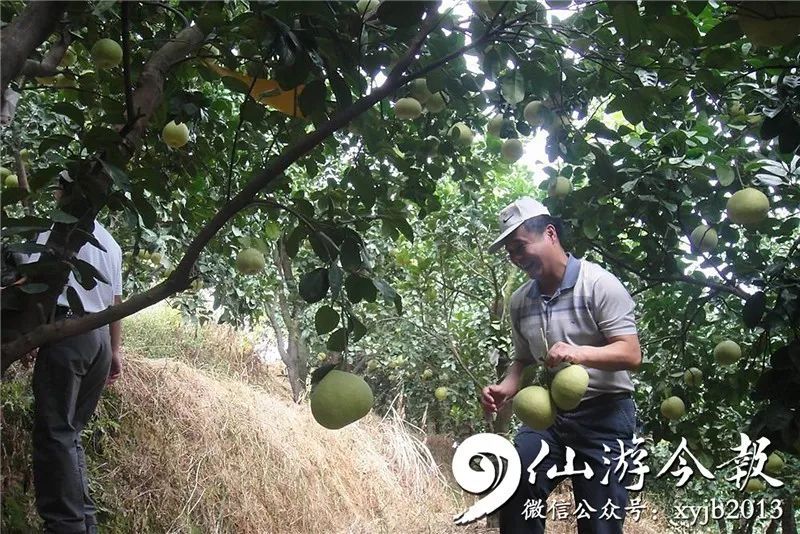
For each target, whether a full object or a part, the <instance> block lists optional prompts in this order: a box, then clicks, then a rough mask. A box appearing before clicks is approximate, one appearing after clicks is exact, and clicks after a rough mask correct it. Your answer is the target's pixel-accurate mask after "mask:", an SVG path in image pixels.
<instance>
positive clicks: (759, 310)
mask: <svg viewBox="0 0 800 534" xmlns="http://www.w3.org/2000/svg"><path fill="white" fill-rule="evenodd" d="M766 306H767V295H766V294H765V293H764V292H763V291H758V292H756V293H753V294H752V295H750V297H749V298H748V299H747V302H745V304H744V309H743V310H742V321H743V322H744V324H745V326H746V327H747V328H755V327H756V326H758V323H760V322H761V317H762V316H763V315H764V310H765V308H766Z"/></svg>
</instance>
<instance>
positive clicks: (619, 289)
mask: <svg viewBox="0 0 800 534" xmlns="http://www.w3.org/2000/svg"><path fill="white" fill-rule="evenodd" d="M500 229H501V233H500V236H499V237H498V238H497V239H496V240H495V241H494V243H492V245H491V247H490V248H489V250H490V251H491V252H494V251H497V250H499V249H500V248H501V247H505V250H506V252H507V253H508V257H509V259H510V261H511V262H512V263H513V264H514V265H516V266H517V267H518V268H519V269H521V270H522V271H524V272H525V273H526V274H527V275H528V276H529V277H530V280H529V281H527V282H526V283H525V284H523V285H522V286H521V287H520V288H519V289H517V290H516V291H515V292H514V294H513V295H512V297H511V302H510V308H511V326H512V333H513V339H514V351H515V356H514V362H513V363H512V364H511V366H510V367H509V370H508V374H507V375H506V377H505V378H504V379H503V381H502V382H500V383H499V384H495V385H490V386H486V387H485V388H483V391H482V394H481V403H482V405H483V407H484V409H485V410H486V411H487V412H496V411H497V410H498V409H499V408H501V407H502V406H503V404H505V403H506V402H508V401H510V400H511V399H512V398H513V397H514V395H515V394H516V393H517V391H518V389H519V384H520V379H521V376H522V371H523V369H524V368H525V367H526V366H527V365H538V364H541V365H544V366H545V367H547V368H548V370H549V371H550V373H551V375H552V374H554V373H555V372H557V371H559V370H560V369H562V368H563V367H565V366H566V365H567V364H577V365H582V366H584V367H585V368H586V370H587V371H588V373H589V387H588V389H587V391H586V393H585V394H584V396H583V399H582V400H581V403H580V404H579V405H578V407H577V408H575V409H573V410H569V411H560V412H559V413H558V415H557V417H556V420H555V423H553V425H552V426H550V427H549V428H547V429H546V430H543V431H537V430H534V429H532V428H529V427H527V426H523V427H521V428H520V430H519V432H518V433H517V436H516V439H515V446H516V448H517V452H518V453H519V456H520V460H521V462H522V468H523V469H522V480H521V482H520V485H519V488H518V489H517V492H516V494H515V495H514V496H513V497H512V498H511V499H510V500H509V501H508V502H507V503H506V504H505V505H504V506H503V508H501V510H500V532H501V533H503V534H507V533H523V532H524V533H543V532H544V527H545V517H546V515H547V506H546V500H547V497H548V495H549V494H550V492H551V491H552V490H553V488H555V486H556V485H557V484H558V483H559V482H560V481H561V479H563V478H564V477H565V476H567V475H566V474H562V475H561V476H555V477H554V478H552V479H551V478H550V477H548V476H547V471H548V470H549V469H550V468H551V467H553V466H555V469H556V470H557V471H558V473H566V472H568V469H567V467H568V466H570V465H573V466H574V469H575V470H576V471H581V472H583V471H584V470H585V466H587V465H588V466H589V467H590V469H591V472H592V473H593V475H592V476H591V477H589V478H586V476H584V475H583V474H581V475H578V476H572V485H573V494H574V497H575V503H576V507H577V508H576V509H575V510H572V512H573V513H575V516H577V517H578V532H579V533H590V532H591V533H595V534H604V533H621V532H622V523H623V518H624V515H625V507H626V505H627V500H628V493H627V490H626V488H625V484H627V483H628V481H627V479H626V478H623V479H622V480H620V478H621V477H620V472H621V471H617V472H615V471H614V470H615V469H616V467H618V463H619V460H618V458H619V457H620V453H621V452H622V451H623V450H624V451H626V452H629V451H630V450H631V449H632V448H633V443H632V440H633V433H634V429H635V422H636V408H635V405H634V403H633V399H632V397H631V395H632V393H633V382H632V381H631V377H630V374H629V371H634V370H636V369H637V368H638V367H639V365H640V364H641V361H642V355H641V349H640V347H639V338H638V335H637V331H636V324H635V320H634V314H633V311H634V303H633V300H632V299H631V296H630V295H629V294H628V292H627V291H626V290H625V288H624V287H623V286H622V284H621V283H620V282H619V280H617V278H616V277H615V276H614V275H612V274H611V273H609V272H608V271H606V270H605V269H603V268H602V267H600V266H599V265H597V264H595V263H592V262H589V261H587V260H583V259H579V258H576V257H574V256H572V255H571V254H568V253H567V252H565V250H564V248H563V246H562V244H561V235H562V226H561V222H560V221H559V220H558V219H557V218H554V217H551V216H550V214H549V212H548V211H547V208H546V207H545V206H544V205H542V204H541V203H540V202H537V201H536V200H534V199H532V198H530V197H523V198H520V199H519V200H517V201H515V202H513V203H511V204H510V205H509V206H507V207H506V208H505V209H503V210H502V211H501V212H500ZM544 443H546V444H547V446H546V449H547V450H548V453H547V456H546V457H544V458H543V459H542V458H539V457H538V456H539V453H540V452H541V451H542V449H543V444H544ZM567 447H569V448H570V449H571V450H573V451H574V452H575V457H574V460H573V461H572V462H570V461H568V458H567ZM536 462H538V463H536ZM533 464H535V474H536V477H535V482H534V483H532V484H531V483H530V482H529V473H528V467H529V466H530V465H533ZM625 465H626V466H627V462H625ZM609 470H610V471H611V473H609V475H608V476H607V477H606V473H607V472H609ZM623 474H624V473H623ZM578 509H580V512H581V513H577V512H578ZM536 510H539V512H538V513H537V512H536ZM581 516H583V517H581ZM587 516H588V517H587Z"/></svg>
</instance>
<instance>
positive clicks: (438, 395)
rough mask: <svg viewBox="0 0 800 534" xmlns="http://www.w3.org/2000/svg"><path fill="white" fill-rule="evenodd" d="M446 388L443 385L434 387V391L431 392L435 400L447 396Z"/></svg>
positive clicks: (441, 399)
mask: <svg viewBox="0 0 800 534" xmlns="http://www.w3.org/2000/svg"><path fill="white" fill-rule="evenodd" d="M447 393H448V391H447V388H446V387H444V386H439V387H438V388H436V391H434V392H433V396H434V397H436V400H438V401H443V400H445V399H446V398H447Z"/></svg>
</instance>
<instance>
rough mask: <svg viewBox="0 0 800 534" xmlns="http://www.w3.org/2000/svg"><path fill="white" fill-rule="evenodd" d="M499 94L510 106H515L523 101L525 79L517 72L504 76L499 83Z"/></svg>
mask: <svg viewBox="0 0 800 534" xmlns="http://www.w3.org/2000/svg"><path fill="white" fill-rule="evenodd" d="M500 93H501V94H502V95H503V98H505V99H506V102H508V103H509V104H511V105H517V104H519V103H520V102H522V101H523V100H525V77H524V76H523V75H522V73H521V72H520V71H518V70H515V71H514V72H512V73H511V74H510V75H509V76H505V77H504V78H503V79H502V80H501V82H500Z"/></svg>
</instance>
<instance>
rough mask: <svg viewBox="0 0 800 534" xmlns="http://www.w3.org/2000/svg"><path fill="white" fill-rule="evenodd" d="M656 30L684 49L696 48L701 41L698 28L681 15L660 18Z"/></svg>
mask: <svg viewBox="0 0 800 534" xmlns="http://www.w3.org/2000/svg"><path fill="white" fill-rule="evenodd" d="M655 28H656V30H658V31H660V32H662V33H664V34H666V35H667V36H668V37H670V38H671V39H673V40H674V41H676V42H677V43H678V44H680V45H681V46H683V47H690V46H694V45H695V44H697V42H698V41H699V40H700V34H699V33H698V32H697V27H696V26H695V25H694V23H693V22H692V21H691V20H689V19H688V18H687V17H682V16H680V15H665V16H663V17H660V18H659V19H658V24H656V25H655Z"/></svg>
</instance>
